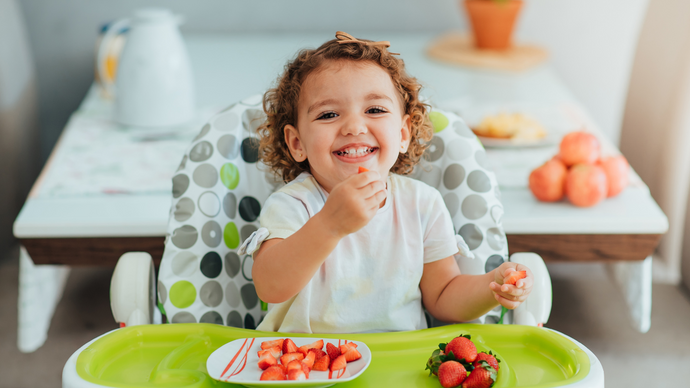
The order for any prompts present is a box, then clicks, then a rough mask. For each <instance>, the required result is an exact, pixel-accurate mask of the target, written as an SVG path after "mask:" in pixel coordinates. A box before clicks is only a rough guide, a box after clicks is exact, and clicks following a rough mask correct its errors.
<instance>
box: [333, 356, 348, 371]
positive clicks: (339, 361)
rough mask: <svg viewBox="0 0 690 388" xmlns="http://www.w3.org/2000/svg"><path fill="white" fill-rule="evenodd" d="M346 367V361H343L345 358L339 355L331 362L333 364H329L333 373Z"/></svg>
mask: <svg viewBox="0 0 690 388" xmlns="http://www.w3.org/2000/svg"><path fill="white" fill-rule="evenodd" d="M346 366H347V360H346V359H345V356H344V355H342V354H341V355H340V356H338V357H337V358H336V359H335V360H333V362H332V363H331V370H332V371H335V370H339V369H343V368H345V367H346Z"/></svg>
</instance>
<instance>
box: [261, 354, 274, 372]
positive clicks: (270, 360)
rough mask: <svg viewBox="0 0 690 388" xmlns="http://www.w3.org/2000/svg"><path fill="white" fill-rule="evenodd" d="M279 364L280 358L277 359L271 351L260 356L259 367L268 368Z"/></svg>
mask: <svg viewBox="0 0 690 388" xmlns="http://www.w3.org/2000/svg"><path fill="white" fill-rule="evenodd" d="M277 364H278V360H276V358H275V357H273V355H272V354H271V353H264V355H263V356H259V368H261V370H266V369H268V367H269V366H273V365H277Z"/></svg>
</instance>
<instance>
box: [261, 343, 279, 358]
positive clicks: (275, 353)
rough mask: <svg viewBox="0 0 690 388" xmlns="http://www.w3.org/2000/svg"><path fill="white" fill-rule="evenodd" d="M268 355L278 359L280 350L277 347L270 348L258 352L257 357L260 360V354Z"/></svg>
mask: <svg viewBox="0 0 690 388" xmlns="http://www.w3.org/2000/svg"><path fill="white" fill-rule="evenodd" d="M266 353H270V354H271V355H272V356H273V358H276V359H277V358H279V357H280V348H279V347H277V346H274V347H272V348H269V349H266V350H259V351H258V356H259V358H261V355H262V354H266Z"/></svg>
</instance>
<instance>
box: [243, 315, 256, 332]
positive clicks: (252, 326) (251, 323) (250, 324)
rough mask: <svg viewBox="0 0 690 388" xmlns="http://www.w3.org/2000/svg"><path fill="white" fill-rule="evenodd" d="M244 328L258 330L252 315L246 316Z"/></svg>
mask: <svg viewBox="0 0 690 388" xmlns="http://www.w3.org/2000/svg"><path fill="white" fill-rule="evenodd" d="M244 328H245V329H249V330H254V329H256V324H255V323H254V317H253V316H252V315H251V314H250V313H247V315H245V316H244Z"/></svg>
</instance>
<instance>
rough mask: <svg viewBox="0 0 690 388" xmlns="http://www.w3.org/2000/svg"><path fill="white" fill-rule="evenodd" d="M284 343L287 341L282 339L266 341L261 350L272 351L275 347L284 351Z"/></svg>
mask: <svg viewBox="0 0 690 388" xmlns="http://www.w3.org/2000/svg"><path fill="white" fill-rule="evenodd" d="M283 341H285V340H284V339H282V338H280V339H277V340H273V341H264V342H262V343H261V349H263V350H266V349H270V348H272V347H274V346H277V347H278V349H282V348H283Z"/></svg>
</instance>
